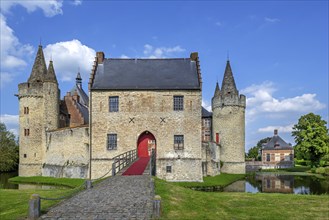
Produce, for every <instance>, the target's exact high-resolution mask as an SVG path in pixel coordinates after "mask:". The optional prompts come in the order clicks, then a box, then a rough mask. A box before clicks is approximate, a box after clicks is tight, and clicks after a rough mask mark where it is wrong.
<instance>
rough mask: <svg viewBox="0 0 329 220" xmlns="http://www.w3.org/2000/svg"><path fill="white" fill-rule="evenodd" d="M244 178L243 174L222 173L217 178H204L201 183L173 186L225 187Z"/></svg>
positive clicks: (184, 183)
mask: <svg viewBox="0 0 329 220" xmlns="http://www.w3.org/2000/svg"><path fill="white" fill-rule="evenodd" d="M245 176H246V175H245V174H227V173H222V174H220V175H217V176H206V177H204V178H203V182H175V183H173V184H175V185H178V186H183V187H196V186H227V185H229V184H231V183H233V182H235V181H237V180H240V179H243V178H244V177H245Z"/></svg>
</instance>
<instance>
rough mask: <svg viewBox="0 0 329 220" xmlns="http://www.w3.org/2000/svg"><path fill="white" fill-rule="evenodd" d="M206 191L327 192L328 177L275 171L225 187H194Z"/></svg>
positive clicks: (251, 176) (250, 176)
mask: <svg viewBox="0 0 329 220" xmlns="http://www.w3.org/2000/svg"><path fill="white" fill-rule="evenodd" d="M193 189H195V190H199V191H207V192H248V193H289V194H314V195H321V194H328V193H329V179H328V177H327V178H318V177H316V176H313V175H286V174H277V173H256V174H255V175H248V176H247V177H246V178H245V179H244V180H239V181H236V182H234V183H232V184H230V185H228V186H226V187H216V186H215V187H194V188H193Z"/></svg>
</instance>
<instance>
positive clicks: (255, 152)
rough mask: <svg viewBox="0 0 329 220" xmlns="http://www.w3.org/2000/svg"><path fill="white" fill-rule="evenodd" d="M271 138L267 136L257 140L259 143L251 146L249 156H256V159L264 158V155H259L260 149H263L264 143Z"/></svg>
mask: <svg viewBox="0 0 329 220" xmlns="http://www.w3.org/2000/svg"><path fill="white" fill-rule="evenodd" d="M270 140H271V138H270V137H266V138H263V139H261V140H260V141H258V142H257V145H256V146H254V147H252V148H250V149H249V151H248V158H254V159H255V160H262V155H259V151H260V150H261V149H262V145H263V144H266V143H267V142H269V141H270Z"/></svg>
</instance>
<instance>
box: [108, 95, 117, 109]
mask: <svg viewBox="0 0 329 220" xmlns="http://www.w3.org/2000/svg"><path fill="white" fill-rule="evenodd" d="M109 109H110V112H118V111H119V96H110V98H109Z"/></svg>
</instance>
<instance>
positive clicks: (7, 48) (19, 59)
mask: <svg viewBox="0 0 329 220" xmlns="http://www.w3.org/2000/svg"><path fill="white" fill-rule="evenodd" d="M0 29H1V31H0V53H1V58H0V60H1V71H3V70H4V69H12V68H20V67H25V66H26V65H27V63H26V62H25V60H24V57H26V56H29V55H31V54H33V52H34V49H33V47H32V46H31V45H28V44H26V45H22V44H21V43H20V42H19V40H18V38H17V37H16V36H15V35H14V31H13V29H11V28H10V27H9V26H8V25H7V22H6V18H5V16H3V15H2V14H0Z"/></svg>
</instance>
